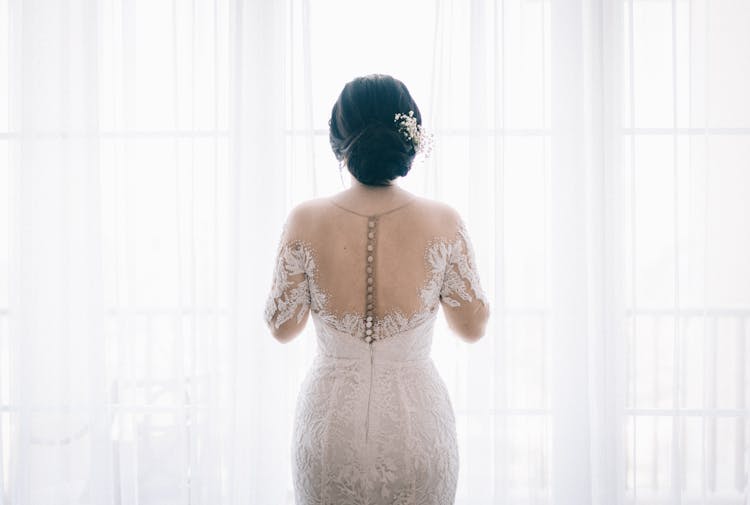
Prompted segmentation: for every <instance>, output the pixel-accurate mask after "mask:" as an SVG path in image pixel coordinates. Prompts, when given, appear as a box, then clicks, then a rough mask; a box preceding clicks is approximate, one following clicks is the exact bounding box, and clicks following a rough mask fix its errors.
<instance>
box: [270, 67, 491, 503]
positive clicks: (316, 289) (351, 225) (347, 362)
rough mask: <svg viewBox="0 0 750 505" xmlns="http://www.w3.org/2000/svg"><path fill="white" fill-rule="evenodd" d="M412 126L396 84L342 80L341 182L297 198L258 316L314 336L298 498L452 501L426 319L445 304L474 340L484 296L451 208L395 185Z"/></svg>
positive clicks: (409, 150)
mask: <svg viewBox="0 0 750 505" xmlns="http://www.w3.org/2000/svg"><path fill="white" fill-rule="evenodd" d="M421 124H422V118H421V115H420V112H419V108H418V107H417V104H416V103H415V102H414V100H413V99H412V97H411V95H410V93H409V91H408V89H407V88H406V86H405V85H404V84H403V83H402V82H401V81H399V80H398V79H394V78H393V77H391V76H388V75H380V74H374V75H368V76H365V77H359V78H356V79H354V80H352V81H351V82H349V83H347V84H346V85H345V86H344V89H343V90H342V91H341V94H340V95H339V97H338V99H337V101H336V103H335V104H334V106H333V110H332V112H331V119H330V122H329V125H330V133H329V137H330V143H331V147H332V149H333V152H334V154H335V155H336V158H337V159H338V160H339V161H340V162H342V163H343V164H345V165H346V168H347V169H348V171H349V172H350V173H351V176H352V184H351V187H350V188H348V189H346V190H344V191H341V192H339V193H337V194H334V195H332V196H329V197H324V198H316V199H313V200H310V201H307V202H304V203H302V204H300V205H298V206H296V207H295V208H294V209H293V210H292V211H291V213H290V214H289V216H288V217H287V219H286V222H285V225H284V229H283V232H282V236H281V240H280V243H279V247H278V252H277V256H276V268H275V271H274V273H273V284H272V287H271V291H270V293H269V295H268V301H267V304H266V310H265V320H266V323H267V324H268V326H269V328H270V330H271V332H272V333H273V335H274V336H275V337H276V338H277V339H278V340H279V341H281V342H287V341H289V340H291V339H292V338H294V337H295V336H297V335H298V334H299V333H300V332H301V331H302V330H303V328H304V327H305V325H306V323H307V320H308V318H312V322H313V324H314V326H315V332H316V339H317V353H316V355H315V358H314V360H313V363H312V365H311V367H310V369H309V370H308V372H307V374H306V376H305V378H304V380H303V383H302V386H301V389H300V392H299V395H298V397H297V405H296V411H295V422H294V430H293V440H292V454H291V456H292V476H293V481H294V490H295V497H296V503H297V505H312V504H320V505H324V504H325V505H328V504H336V505H343V504H352V505H355V504H356V505H365V504H368V505H369V504H389V505H392V504H409V505H415V504H425V505H427V504H429V505H436V504H452V503H453V502H454V499H455V493H456V484H457V480H458V467H459V459H458V446H457V440H456V425H455V417H454V412H453V406H452V404H451V401H450V398H449V396H448V392H447V389H446V387H445V384H444V382H443V380H442V378H441V376H440V375H439V373H438V371H437V369H436V367H435V365H434V363H433V361H432V358H431V357H430V346H431V343H432V338H433V326H434V322H435V318H436V317H438V312H440V311H439V310H438V307H441V308H442V311H441V312H442V313H443V314H444V316H445V318H446V321H447V323H448V326H449V327H450V328H451V329H452V330H453V332H455V334H456V335H457V336H458V337H459V338H461V339H463V340H465V341H467V342H474V341H476V340H478V339H479V338H481V337H482V336H483V334H484V331H485V325H486V323H487V319H488V317H489V302H488V300H487V297H486V295H485V293H484V292H483V290H482V287H481V284H480V280H479V275H478V272H477V268H476V264H475V260H474V253H473V250H472V245H471V241H470V239H469V235H468V233H467V229H466V226H465V225H464V223H463V221H462V219H461V217H460V215H459V214H458V213H457V212H456V211H455V210H454V209H453V208H451V207H450V206H448V205H446V204H444V203H440V202H437V201H433V200H430V199H427V198H422V197H419V196H416V195H414V194H412V193H410V192H408V191H406V190H404V189H402V188H400V187H399V186H398V185H397V184H396V182H395V180H396V179H397V178H398V177H403V176H406V175H407V174H408V172H409V170H410V168H411V164H412V161H413V160H414V157H415V155H416V154H417V153H418V152H420V151H423V150H425V149H427V148H428V144H429V139H428V138H427V137H426V135H425V134H424V131H423V130H422V126H421ZM437 338H447V335H438V336H437Z"/></svg>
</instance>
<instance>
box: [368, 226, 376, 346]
mask: <svg viewBox="0 0 750 505" xmlns="http://www.w3.org/2000/svg"><path fill="white" fill-rule="evenodd" d="M375 222H376V221H375V218H374V217H371V218H370V219H369V220H368V222H367V306H366V311H365V342H367V343H368V344H369V343H370V342H372V339H373V337H372V334H373V325H374V323H373V309H374V307H375V303H374V301H373V298H374V297H373V292H374V289H375V288H374V282H375V281H374V280H373V274H372V272H373V262H374V260H375V257H374V254H375Z"/></svg>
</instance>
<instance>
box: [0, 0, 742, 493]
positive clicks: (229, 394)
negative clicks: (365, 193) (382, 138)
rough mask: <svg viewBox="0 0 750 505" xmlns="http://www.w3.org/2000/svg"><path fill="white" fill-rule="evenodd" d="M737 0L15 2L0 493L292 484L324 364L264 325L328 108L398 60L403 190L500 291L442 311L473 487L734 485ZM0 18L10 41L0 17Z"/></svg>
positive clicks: (267, 488) (4, 188)
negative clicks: (276, 259) (301, 424)
mask: <svg viewBox="0 0 750 505" xmlns="http://www.w3.org/2000/svg"><path fill="white" fill-rule="evenodd" d="M747 26H750V6H748V4H747V3H746V2H744V1H742V0H711V1H709V0H620V1H614V0H559V1H558V0H555V1H554V2H552V1H548V0H503V1H497V2H495V1H480V0H474V1H467V2H463V1H457V0H435V1H427V0H424V1H414V2H406V3H400V2H397V1H395V0H387V1H386V0H384V1H381V2H377V3H372V4H370V3H366V2H340V1H334V0H316V1H315V2H310V1H309V0H286V1H284V2H271V1H259V0H256V1H239V0H215V1H204V0H193V1H190V2H183V1H181V0H174V1H157V2H154V1H137V0H102V1H93V0H90V1H87V0H68V1H67V2H64V3H54V2H47V1H44V0H24V1H21V0H5V1H0V35H2V36H0V94H2V95H3V96H7V97H8V99H7V100H5V99H4V100H0V159H4V160H6V159H7V163H0V171H1V172H2V173H1V174H0V176H1V177H2V179H0V180H1V181H2V182H0V201H2V202H7V205H2V206H0V243H1V244H2V247H0V265H2V268H1V269H0V455H1V456H2V457H1V458H0V504H14V505H16V504H23V505H26V504H36V503H92V504H97V505H98V504H105V503H119V504H135V503H139V504H148V503H159V504H164V503H173V504H176V505H183V504H187V503H217V504H218V503H227V504H240V503H242V504H247V503H258V504H271V503H274V504H275V503H287V504H291V503H292V492H291V475H290V470H289V468H290V467H289V453H290V446H289V443H290V433H291V427H292V426H291V422H292V412H293V408H294V404H295V400H296V394H297V391H298V388H299V384H300V381H301V379H302V377H303V375H304V373H305V371H306V368H307V366H308V365H309V360H310V359H311V358H312V354H313V352H314V350H315V335H314V333H313V331H312V328H308V329H307V330H306V331H305V332H304V333H303V334H302V335H300V336H299V337H298V338H297V339H295V340H294V341H292V342H291V343H289V344H287V345H281V344H279V343H278V342H276V341H275V340H274V339H273V338H271V336H270V335H269V334H268V333H267V332H266V330H265V327H264V325H263V323H262V317H261V314H262V309H263V306H264V301H265V296H266V292H267V289H268V288H269V287H270V280H271V265H272V259H273V255H274V253H275V248H276V245H277V240H278V237H279V234H280V232H281V224H282V222H283V219H284V217H285V214H286V212H287V211H288V210H289V208H290V207H291V206H292V205H293V204H295V203H297V202H299V201H301V200H304V199H307V198H310V197H313V196H318V195H325V194H331V193H333V192H335V191H338V190H340V189H342V187H343V186H344V184H343V183H342V181H341V179H340V178H339V173H338V169H337V164H336V162H335V160H334V159H333V156H332V155H331V153H330V148H329V147H328V142H327V120H328V114H329V112H330V107H331V105H332V104H333V101H334V100H335V97H336V94H337V93H338V92H339V91H340V89H341V87H342V86H343V84H344V83H345V82H346V81H347V80H349V79H351V78H352V77H354V76H356V75H362V74H366V73H372V72H384V73H390V74H392V75H394V76H396V77H398V78H399V79H401V80H403V81H404V82H405V83H406V84H407V86H409V88H410V90H411V91H412V92H413V94H414V96H415V98H416V100H417V102H418V103H419V104H420V108H421V109H422V112H423V116H424V117H425V118H426V121H427V123H428V126H430V127H431V128H432V130H433V132H434V133H435V150H434V152H433V156H432V157H431V158H430V159H428V160H427V161H426V162H424V163H418V164H416V165H415V167H414V169H413V171H412V173H410V174H409V176H408V177H407V178H405V179H404V180H403V181H402V182H401V183H402V184H403V186H404V187H406V188H407V189H410V190H412V191H415V192H418V193H420V194H423V195H426V196H428V197H434V198H439V199H443V200H445V201H448V202H449V203H451V204H452V205H454V206H455V207H457V208H458V209H459V210H460V212H461V213H462V214H463V215H464V217H465V219H466V221H467V224H468V227H469V230H470V233H471V234H472V238H473V240H474V242H475V249H476V252H477V260H478V263H479V267H480V272H481V274H482V278H483V283H484V285H485V287H486V289H487V291H488V292H489V294H490V297H491V300H493V311H494V312H493V317H492V319H491V322H490V326H489V329H488V333H487V335H486V337H485V338H484V339H483V340H481V341H480V342H478V343H476V344H474V345H470V346H467V345H465V344H463V343H461V342H459V341H458V340H457V339H456V338H454V337H452V336H451V335H450V334H449V333H448V331H447V328H446V327H445V325H444V324H440V325H439V326H438V327H437V328H436V335H435V342H434V359H435V361H436V363H437V365H438V368H439V370H440V372H441V374H442V375H443V377H444V378H445V380H446V383H447V385H448V387H449V390H450V393H451V396H452V400H453V404H454V407H455V409H456V413H457V420H458V429H459V444H460V449H461V454H460V457H461V469H460V476H459V490H458V496H457V503H460V504H480V503H487V504H489V503H529V504H531V503H555V504H565V503H570V504H576V505H579V504H585V503H591V504H615V503H665V504H670V505H674V504H679V503H715V504H718V503H721V504H735V503H736V504H743V503H747V502H748V500H750V489H749V486H750V484H749V481H748V469H749V468H750V441H749V440H748V438H749V437H748V434H750V410H749V407H748V404H749V403H750V370H749V368H750V345H748V342H747V340H748V338H749V337H748V335H750V328H748V326H749V323H748V320H749V319H750V268H749V267H748V265H750V262H748V261H747V258H748V257H750V227H747V226H746V225H744V224H743V222H744V221H745V220H746V219H747V218H748V217H750V203H749V202H750V199H749V198H748V196H749V195H750V167H748V163H747V160H748V159H750V99H749V98H748V95H747V94H746V93H745V92H744V90H745V87H746V83H747V82H750V57H749V56H750V32H748V31H747V30H746V27H747ZM6 35H7V36H6Z"/></svg>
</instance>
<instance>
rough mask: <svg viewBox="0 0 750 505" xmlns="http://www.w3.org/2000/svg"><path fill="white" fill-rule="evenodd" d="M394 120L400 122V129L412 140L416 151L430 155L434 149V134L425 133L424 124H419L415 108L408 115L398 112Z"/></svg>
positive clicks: (407, 138)
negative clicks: (415, 115)
mask: <svg viewBox="0 0 750 505" xmlns="http://www.w3.org/2000/svg"><path fill="white" fill-rule="evenodd" d="M393 122H394V123H397V124H398V131H399V132H400V133H401V134H402V135H403V136H404V137H405V138H406V140H409V141H411V143H412V146H413V147H414V152H415V153H422V152H424V153H425V156H429V154H430V152H431V151H432V135H431V134H427V133H425V131H424V128H422V125H418V124H417V118H416V117H414V111H413V110H410V111H409V114H408V115H407V114H403V113H401V112H398V113H396V114H395V115H394V118H393Z"/></svg>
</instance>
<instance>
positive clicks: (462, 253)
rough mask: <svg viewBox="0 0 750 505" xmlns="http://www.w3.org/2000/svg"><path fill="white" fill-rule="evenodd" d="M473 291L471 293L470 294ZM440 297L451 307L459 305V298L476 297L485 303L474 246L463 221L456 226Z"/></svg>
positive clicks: (466, 299)
mask: <svg viewBox="0 0 750 505" xmlns="http://www.w3.org/2000/svg"><path fill="white" fill-rule="evenodd" d="M472 293H473V294H472ZM440 299H441V300H442V301H443V302H445V303H446V304H447V305H449V306H451V307H458V306H460V305H461V302H460V301H459V299H460V300H464V301H466V302H471V301H472V300H473V299H476V300H478V301H480V303H482V305H485V306H486V305H487V304H488V301H487V296H486V295H485V293H484V291H483V290H482V285H481V283H480V281H479V272H478V271H477V266H476V260H475V258H474V248H473V246H472V243H471V240H470V239H469V234H468V232H467V230H466V226H465V225H464V223H463V221H462V222H460V223H459V226H458V237H457V238H456V240H455V241H454V242H453V244H452V245H451V251H450V257H449V260H448V263H447V265H446V267H445V275H444V276H443V285H442V288H441V289H440Z"/></svg>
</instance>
